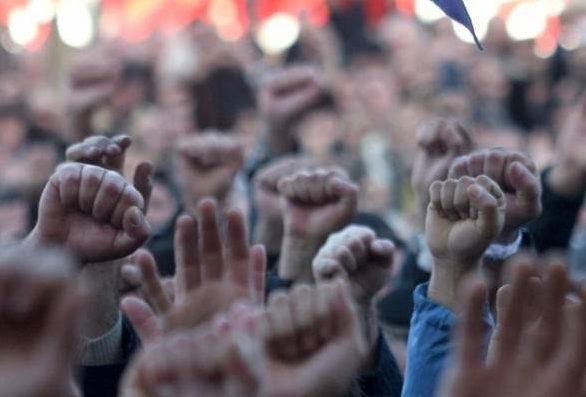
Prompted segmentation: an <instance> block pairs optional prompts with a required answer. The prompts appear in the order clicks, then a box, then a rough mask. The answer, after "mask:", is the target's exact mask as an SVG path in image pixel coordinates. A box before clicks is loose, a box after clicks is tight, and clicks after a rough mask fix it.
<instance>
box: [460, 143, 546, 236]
mask: <svg viewBox="0 0 586 397" xmlns="http://www.w3.org/2000/svg"><path fill="white" fill-rule="evenodd" d="M480 175H486V176H488V177H489V178H491V179H492V180H494V181H495V182H496V183H497V184H498V185H499V186H500V188H501V190H502V191H503V192H504V193H505V197H506V199H507V216H506V219H505V226H504V228H503V231H502V233H501V236H499V239H498V242H500V243H511V242H512V241H514V240H515V239H516V238H517V236H518V232H519V228H521V227H523V226H525V225H526V224H527V223H529V222H531V221H532V220H534V219H536V218H537V217H539V215H540V214H541V210H542V205H541V182H540V179H539V174H538V173H537V168H536V166H535V164H534V163H533V161H532V160H531V159H530V158H529V157H527V156H526V155H524V154H522V153H520V152H514V151H510V150H507V149H500V148H497V149H490V150H482V151H477V152H473V153H471V154H470V155H467V156H463V157H459V158H458V159H456V160H455V161H454V163H453V164H452V166H451V168H450V173H449V177H450V178H455V179H457V178H461V177H463V176H469V177H472V178H475V177H477V176H480Z"/></svg>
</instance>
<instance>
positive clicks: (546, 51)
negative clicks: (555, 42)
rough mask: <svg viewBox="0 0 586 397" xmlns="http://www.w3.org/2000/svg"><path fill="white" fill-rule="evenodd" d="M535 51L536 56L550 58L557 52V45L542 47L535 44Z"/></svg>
mask: <svg viewBox="0 0 586 397" xmlns="http://www.w3.org/2000/svg"><path fill="white" fill-rule="evenodd" d="M533 53H534V54H535V56H536V57H538V58H541V59H547V58H550V57H551V56H552V55H553V54H555V47H553V48H541V47H540V46H537V45H536V46H535V48H533Z"/></svg>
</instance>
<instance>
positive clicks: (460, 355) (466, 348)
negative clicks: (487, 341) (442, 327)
mask: <svg viewBox="0 0 586 397" xmlns="http://www.w3.org/2000/svg"><path fill="white" fill-rule="evenodd" d="M466 289H467V291H466V293H465V296H466V299H465V300H464V311H463V316H462V320H461V323H460V326H459V328H458V335H457V340H458V343H456V344H455V346H456V353H455V354H456V362H457V364H456V366H457V367H459V368H466V369H474V368H480V367H482V366H483V365H484V364H483V361H482V354H483V348H482V346H483V342H482V341H483V337H484V330H485V327H484V325H483V320H482V316H483V313H484V308H485V304H486V286H485V285H484V284H483V283H482V282H480V281H478V280H474V281H471V282H470V284H469V285H467V286H466Z"/></svg>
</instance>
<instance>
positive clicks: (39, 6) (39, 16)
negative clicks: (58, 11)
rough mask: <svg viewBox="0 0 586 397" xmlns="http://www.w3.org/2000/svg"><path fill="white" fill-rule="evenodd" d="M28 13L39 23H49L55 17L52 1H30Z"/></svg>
mask: <svg viewBox="0 0 586 397" xmlns="http://www.w3.org/2000/svg"><path fill="white" fill-rule="evenodd" d="M28 12H29V13H30V14H31V15H32V16H33V17H34V18H35V19H36V20H37V22H39V23H47V22H50V21H51V20H52V19H53V17H54V16H55V5H54V4H53V1H52V0H31V2H30V3H29V4H28Z"/></svg>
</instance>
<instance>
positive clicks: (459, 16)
mask: <svg viewBox="0 0 586 397" xmlns="http://www.w3.org/2000/svg"><path fill="white" fill-rule="evenodd" d="M432 1H433V2H434V3H435V4H436V5H437V6H438V7H439V8H441V9H442V11H443V12H444V13H445V14H446V15H447V16H449V17H450V18H452V19H453V20H454V21H456V22H458V23H460V24H462V25H463V26H464V27H465V28H466V29H468V30H469V31H470V33H472V36H473V37H474V41H475V42H476V45H477V46H478V48H480V49H481V50H482V49H483V48H482V44H480V40H478V37H477V36H476V32H475V31H474V25H472V19H471V18H470V14H468V10H467V9H466V5H465V4H464V1H463V0H432ZM480 1H487V0H480Z"/></svg>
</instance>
